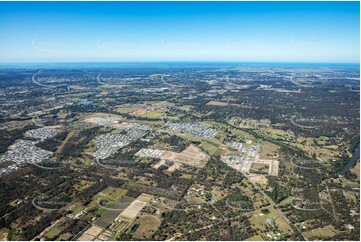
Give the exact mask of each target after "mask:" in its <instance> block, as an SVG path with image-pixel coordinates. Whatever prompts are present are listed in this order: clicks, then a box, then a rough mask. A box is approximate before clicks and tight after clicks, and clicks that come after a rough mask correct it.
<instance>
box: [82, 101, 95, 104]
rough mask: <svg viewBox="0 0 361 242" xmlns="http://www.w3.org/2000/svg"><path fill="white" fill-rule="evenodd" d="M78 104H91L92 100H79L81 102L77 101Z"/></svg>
mask: <svg viewBox="0 0 361 242" xmlns="http://www.w3.org/2000/svg"><path fill="white" fill-rule="evenodd" d="M78 104H80V105H90V104H93V102H92V101H81V102H78Z"/></svg>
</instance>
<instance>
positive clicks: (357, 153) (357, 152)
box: [341, 143, 360, 174]
mask: <svg viewBox="0 0 361 242" xmlns="http://www.w3.org/2000/svg"><path fill="white" fill-rule="evenodd" d="M359 157H360V143H358V145H357V147H356V149H355V150H354V152H353V154H352V157H351V159H350V160H349V161H348V162H347V164H346V165H345V166H344V167H343V168H342V171H341V174H344V173H345V172H346V171H348V169H350V167H352V166H353V165H354V164H355V163H356V161H357V158H359Z"/></svg>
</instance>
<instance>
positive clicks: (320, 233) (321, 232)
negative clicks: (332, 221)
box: [302, 225, 336, 239]
mask: <svg viewBox="0 0 361 242" xmlns="http://www.w3.org/2000/svg"><path fill="white" fill-rule="evenodd" d="M302 234H303V236H305V237H306V238H307V239H312V238H314V237H315V236H317V237H321V238H322V237H332V236H334V235H335V234H336V232H335V228H334V227H333V226H332V225H327V226H325V227H323V228H317V229H313V230H310V231H307V232H303V233H302Z"/></svg>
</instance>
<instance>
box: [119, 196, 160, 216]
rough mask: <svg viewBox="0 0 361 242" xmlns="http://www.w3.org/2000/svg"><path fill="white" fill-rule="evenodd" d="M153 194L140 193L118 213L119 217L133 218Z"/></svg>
mask: <svg viewBox="0 0 361 242" xmlns="http://www.w3.org/2000/svg"><path fill="white" fill-rule="evenodd" d="M152 198H153V196H151V195H148V194H144V193H143V194H141V195H140V196H139V197H137V199H135V200H134V201H133V202H132V203H131V204H130V205H129V206H128V207H127V208H126V209H124V211H123V212H122V213H121V214H120V215H119V218H120V219H125V220H133V219H135V217H136V216H137V215H138V214H139V213H140V211H141V210H142V209H143V208H144V207H145V206H146V205H147V204H148V203H149V202H150V201H151V200H152Z"/></svg>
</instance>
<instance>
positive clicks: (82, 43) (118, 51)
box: [0, 2, 360, 63]
mask: <svg viewBox="0 0 361 242" xmlns="http://www.w3.org/2000/svg"><path fill="white" fill-rule="evenodd" d="M359 21H360V7H359V2H0V62H68V61H70V62H77V61H81V62H87V61H89V62H93V61H168V60H171V61H242V62H341V63H342V62H353V63H355V62H356V63H358V62H359V58H360V56H359V53H360V22H359Z"/></svg>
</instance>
